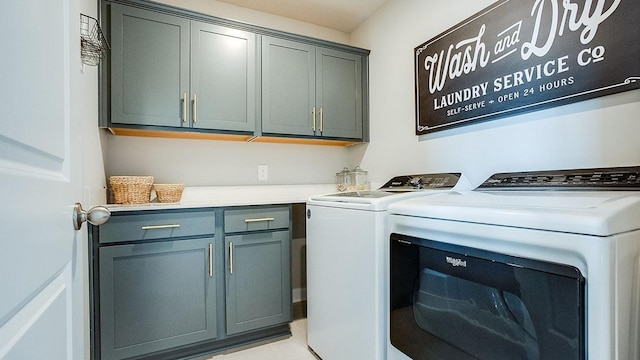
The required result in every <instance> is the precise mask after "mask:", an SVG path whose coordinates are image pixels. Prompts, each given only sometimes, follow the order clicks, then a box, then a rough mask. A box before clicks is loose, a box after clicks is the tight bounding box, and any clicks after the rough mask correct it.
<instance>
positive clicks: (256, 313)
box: [225, 230, 291, 334]
mask: <svg viewBox="0 0 640 360" xmlns="http://www.w3.org/2000/svg"><path fill="white" fill-rule="evenodd" d="M225 248H226V254H225V259H226V268H227V291H226V299H227V334H236V333H240V332H244V331H249V330H255V329H259V328H263V327H267V326H271V325H276V324H283V323H287V322H290V321H291V254H290V251H291V242H290V235H289V231H286V230H285V231H276V232H265V233H253V234H252V233H250V234H245V235H235V236H227V237H225Z"/></svg>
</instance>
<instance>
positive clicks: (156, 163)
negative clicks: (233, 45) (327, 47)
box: [103, 0, 362, 186]
mask: <svg viewBox="0 0 640 360" xmlns="http://www.w3.org/2000/svg"><path fill="white" fill-rule="evenodd" d="M158 2H162V3H165V4H167V5H171V6H176V7H180V8H184V9H190V10H193V11H197V12H200V13H204V14H210V15H213V16H218V17H222V18H227V19H233V20H237V21H241V22H245V23H251V24H254V25H258V26H263V27H266V28H270V29H277V30H281V31H287V32H291V33H295V34H300V35H306V36H310V37H314V38H319V39H323V40H328V41H333V42H338V43H348V41H349V37H348V35H347V34H345V33H342V32H339V31H335V30H331V29H327V28H323V27H321V26H317V25H313V24H307V23H304V22H300V21H296V20H292V19H287V18H283V17H280V16H274V15H269V14H265V13H262V12H258V11H253V10H249V9H245V8H241V7H237V6H233V5H229V4H225V3H221V2H218V1H215V0H162V1H158ZM103 140H104V142H105V143H104V158H105V171H106V176H110V175H153V176H154V177H155V182H157V183H173V182H179V183H185V184H186V185H187V186H206V185H272V184H313V183H333V181H334V176H335V173H336V172H338V171H340V170H342V168H343V167H344V166H350V167H352V166H353V165H354V164H351V163H349V158H348V154H349V150H348V149H347V148H343V147H335V146H318V145H289V144H264V143H244V142H233V141H212V140H180V139H157V138H139V137H125V136H120V137H116V136H112V135H110V134H109V135H107V134H106V133H105V134H104V135H103ZM357 146H362V145H357ZM357 146H356V147H357ZM259 164H266V165H268V166H269V180H268V181H258V175H257V174H258V165H259Z"/></svg>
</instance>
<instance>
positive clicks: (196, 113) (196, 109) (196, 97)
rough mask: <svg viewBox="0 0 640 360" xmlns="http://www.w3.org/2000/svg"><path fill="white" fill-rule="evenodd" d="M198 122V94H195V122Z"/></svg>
mask: <svg viewBox="0 0 640 360" xmlns="http://www.w3.org/2000/svg"><path fill="white" fill-rule="evenodd" d="M197 122H198V96H197V95H196V94H193V123H194V124H195V123H197Z"/></svg>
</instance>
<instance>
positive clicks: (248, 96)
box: [111, 4, 256, 132]
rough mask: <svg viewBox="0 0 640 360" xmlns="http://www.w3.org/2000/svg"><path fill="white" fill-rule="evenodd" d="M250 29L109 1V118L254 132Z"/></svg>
mask: <svg viewBox="0 0 640 360" xmlns="http://www.w3.org/2000/svg"><path fill="white" fill-rule="evenodd" d="M255 38H256V36H255V34H252V33H248V32H244V31H239V30H235V29H229V28H225V27H222V26H217V25H213V24H207V23H202V22H197V21H190V20H187V19H184V18H181V17H177V16H171V15H166V14H162V13H157V12H154V11H148V10H143V9H138V8H133V7H128V6H123V5H119V4H113V5H112V6H111V43H112V50H111V51H112V54H111V124H112V126H114V125H115V126H117V125H119V124H127V125H143V126H145V125H148V126H162V127H172V128H175V127H178V128H194V129H212V130H231V131H249V132H253V130H254V126H255V87H256V78H255V68H256V54H255V52H256V40H255Z"/></svg>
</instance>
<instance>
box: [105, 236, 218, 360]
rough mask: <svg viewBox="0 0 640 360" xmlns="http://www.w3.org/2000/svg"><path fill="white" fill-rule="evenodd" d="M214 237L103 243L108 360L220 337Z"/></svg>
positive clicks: (106, 352) (106, 351)
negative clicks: (112, 244)
mask: <svg viewBox="0 0 640 360" xmlns="http://www.w3.org/2000/svg"><path fill="white" fill-rule="evenodd" d="M213 241H214V239H213V238H204V239H194V240H176V241H159V242H152V243H144V244H133V245H115V246H104V247H101V248H100V250H99V256H100V285H99V286H100V321H99V324H100V334H101V337H100V346H101V358H102V359H103V360H107V359H124V358H129V357H134V356H137V355H142V354H148V353H152V352H154V351H160V350H164V349H168V348H172V347H175V346H181V345H186V344H191V343H195V342H198V341H203V340H209V339H214V338H216V336H217V332H216V284H215V277H212V276H210V275H211V273H210V271H211V270H210V269H211V268H210V265H212V263H210V261H213V259H215V255H214V256H212V258H210V254H211V255H213V250H212V248H214V246H211V248H210V244H212V245H213ZM210 249H211V250H210Z"/></svg>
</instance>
